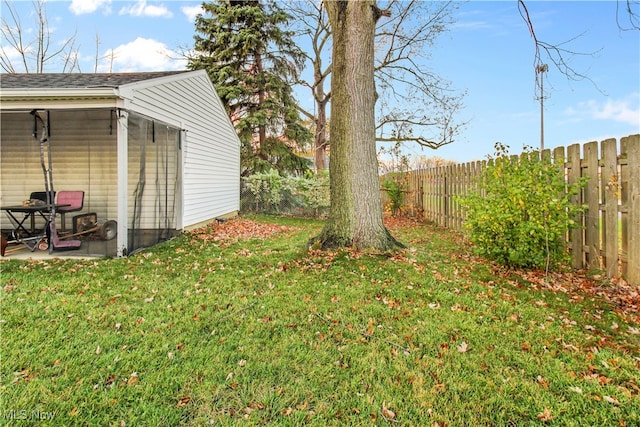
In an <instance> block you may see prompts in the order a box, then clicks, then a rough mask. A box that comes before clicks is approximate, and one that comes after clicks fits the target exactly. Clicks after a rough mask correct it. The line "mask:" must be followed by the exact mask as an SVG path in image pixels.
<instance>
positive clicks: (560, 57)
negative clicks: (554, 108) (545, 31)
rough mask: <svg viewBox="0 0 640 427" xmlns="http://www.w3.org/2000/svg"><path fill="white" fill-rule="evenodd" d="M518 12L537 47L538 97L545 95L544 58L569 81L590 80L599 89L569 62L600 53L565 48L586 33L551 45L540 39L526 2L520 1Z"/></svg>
mask: <svg viewBox="0 0 640 427" xmlns="http://www.w3.org/2000/svg"><path fill="white" fill-rule="evenodd" d="M518 11H519V12H520V16H522V19H523V20H524V21H525V23H526V24H527V27H528V29H529V34H530V35H531V38H532V39H533V43H534V46H535V54H534V59H533V69H534V74H535V87H536V96H537V97H544V94H543V93H542V87H543V83H542V79H543V78H544V73H543V72H541V71H540V70H545V71H546V68H545V67H546V63H545V62H546V61H545V60H544V59H543V56H544V57H546V59H547V60H548V61H551V63H552V64H553V65H554V66H555V68H556V69H557V70H558V71H560V73H561V74H563V75H564V76H565V77H566V78H567V79H569V80H573V81H579V80H588V81H589V82H591V83H592V84H593V86H594V87H596V88H597V89H598V86H597V85H596V83H595V82H594V81H593V80H592V79H591V78H589V77H588V76H587V75H586V74H585V73H582V72H579V71H577V70H576V69H575V68H573V66H571V64H570V63H569V61H570V60H571V59H572V58H573V57H575V56H594V55H596V54H597V53H598V52H599V51H595V52H589V53H584V52H576V51H573V50H571V49H569V48H567V47H565V46H567V45H569V44H570V43H571V42H573V41H575V40H576V39H578V38H580V37H582V36H583V35H584V33H581V34H578V35H577V36H575V37H572V38H571V39H569V40H566V41H564V42H561V43H556V44H551V43H548V42H545V41H542V40H540V39H539V38H538V36H537V34H536V31H535V29H534V25H533V22H532V21H531V16H530V15H529V10H528V9H527V6H526V4H525V1H524V0H518ZM598 90H600V89H598Z"/></svg>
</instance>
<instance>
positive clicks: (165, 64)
mask: <svg viewBox="0 0 640 427" xmlns="http://www.w3.org/2000/svg"><path fill="white" fill-rule="evenodd" d="M103 58H104V59H103V61H102V62H101V64H100V67H99V71H101V72H133V71H170V70H183V69H185V68H186V60H184V59H181V58H180V55H179V54H177V53H176V52H173V51H171V50H170V49H169V48H167V46H166V45H165V44H164V43H162V42H159V41H157V40H153V39H145V38H142V37H138V38H137V39H135V40H134V41H132V42H130V43H127V44H123V45H120V46H118V47H116V48H115V49H110V50H109V51H107V53H106V54H105V55H104V56H103Z"/></svg>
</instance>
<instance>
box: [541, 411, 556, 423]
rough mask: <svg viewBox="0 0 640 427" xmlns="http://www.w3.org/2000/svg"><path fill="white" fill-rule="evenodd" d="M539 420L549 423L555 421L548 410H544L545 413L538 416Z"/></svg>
mask: <svg viewBox="0 0 640 427" xmlns="http://www.w3.org/2000/svg"><path fill="white" fill-rule="evenodd" d="M538 419H539V420H540V421H542V422H545V423H546V422H548V421H551V420H552V419H553V415H551V411H550V410H549V409H547V408H544V411H542V412H540V413H539V414H538Z"/></svg>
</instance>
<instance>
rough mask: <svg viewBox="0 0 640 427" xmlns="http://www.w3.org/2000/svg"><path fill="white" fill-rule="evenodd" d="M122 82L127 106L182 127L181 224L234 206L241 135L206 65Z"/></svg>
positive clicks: (224, 212)
mask: <svg viewBox="0 0 640 427" xmlns="http://www.w3.org/2000/svg"><path fill="white" fill-rule="evenodd" d="M181 76H184V77H183V78H176V76H171V77H166V78H161V79H154V80H153V81H152V83H151V84H150V83H148V82H143V83H136V84H132V85H125V86H122V87H121V90H120V95H121V96H123V97H124V98H125V99H126V102H125V105H126V107H127V108H128V109H129V110H130V111H136V112H139V113H141V114H145V115H147V116H150V117H154V118H157V119H159V120H163V121H165V122H166V123H169V124H172V125H175V126H179V127H180V128H181V129H183V133H182V159H183V168H182V170H183V178H182V183H183V192H182V198H183V216H182V227H184V228H187V227H189V226H192V225H194V224H198V223H201V222H205V221H208V220H211V219H212V218H215V217H219V216H223V215H227V214H229V213H232V212H237V211H238V210H239V207H240V141H239V139H238V137H237V135H236V133H235V129H234V128H233V125H232V124H231V122H230V120H229V118H228V116H227V114H226V112H225V110H224V106H223V105H222V103H221V101H220V99H219V98H218V96H217V94H216V92H215V89H214V88H213V85H212V84H211V81H210V80H209V77H208V76H207V74H206V72H205V71H198V72H192V73H185V74H184V75H181Z"/></svg>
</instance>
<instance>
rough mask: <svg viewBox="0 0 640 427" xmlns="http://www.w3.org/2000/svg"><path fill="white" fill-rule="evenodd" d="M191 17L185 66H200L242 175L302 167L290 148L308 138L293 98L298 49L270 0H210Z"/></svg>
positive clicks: (283, 16) (304, 162)
mask: <svg viewBox="0 0 640 427" xmlns="http://www.w3.org/2000/svg"><path fill="white" fill-rule="evenodd" d="M202 7H203V13H202V14H200V15H198V17H197V18H196V24H195V27H196V33H197V34H196V35H195V36H194V39H195V45H194V47H195V54H194V56H193V57H191V58H190V60H189V68H190V69H206V70H207V72H208V74H209V77H210V78H211V80H212V82H213V84H214V86H215V88H216V90H217V92H218V95H220V98H221V99H222V101H223V103H224V104H225V105H226V108H227V113H228V114H229V117H230V118H231V120H232V121H233V123H234V125H235V126H236V130H237V132H238V135H239V137H240V140H241V142H242V150H241V164H242V174H243V175H250V174H252V173H255V172H264V171H266V170H269V169H272V168H275V169H276V170H278V172H280V173H281V174H288V173H302V172H304V171H305V170H306V169H308V167H309V161H308V160H306V159H303V158H301V157H299V156H297V155H296V154H295V152H294V150H295V148H297V147H303V146H304V145H306V144H308V143H309V142H310V141H311V132H310V131H309V130H308V129H307V128H305V127H304V126H303V123H302V120H301V119H300V116H299V114H298V110H297V108H296V101H295V99H294V97H293V91H292V86H293V82H295V81H296V79H297V77H298V73H299V70H300V69H301V68H302V66H303V55H302V53H301V51H300V49H299V48H298V47H297V46H296V45H295V43H294V42H293V40H292V35H293V33H292V32H290V31H287V30H286V26H287V23H288V20H289V18H290V17H289V15H288V14H286V13H285V12H284V11H283V10H282V9H280V8H279V7H278V6H277V5H276V4H275V3H273V2H265V3H262V2H261V1H260V0H215V1H212V2H205V3H203V5H202Z"/></svg>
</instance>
